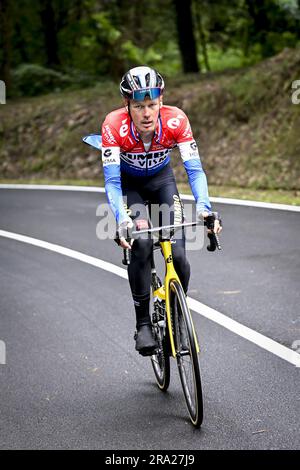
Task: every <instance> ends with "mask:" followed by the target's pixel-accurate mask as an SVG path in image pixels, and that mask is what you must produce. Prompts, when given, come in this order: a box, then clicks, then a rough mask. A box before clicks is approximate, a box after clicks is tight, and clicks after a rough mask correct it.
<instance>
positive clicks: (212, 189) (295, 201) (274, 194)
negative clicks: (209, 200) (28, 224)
mask: <svg viewBox="0 0 300 470" xmlns="http://www.w3.org/2000/svg"><path fill="white" fill-rule="evenodd" d="M0 184H47V185H70V186H99V187H101V186H103V183H102V182H101V181H99V180H82V179H60V180H49V179H33V178H32V179H1V178H0ZM178 189H179V192H180V193H183V194H192V193H191V190H190V187H189V185H188V184H185V183H179V184H178ZM209 194H210V196H212V197H226V198H232V199H243V200H252V201H261V202H273V203H277V204H291V205H293V206H300V191H286V190H281V189H278V190H269V189H265V190H259V189H251V188H238V187H234V186H214V185H210V186H209Z"/></svg>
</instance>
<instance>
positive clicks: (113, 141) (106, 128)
mask: <svg viewBox="0 0 300 470" xmlns="http://www.w3.org/2000/svg"><path fill="white" fill-rule="evenodd" d="M103 137H104V138H105V139H106V140H107V142H108V143H109V144H116V143H117V141H116V139H115V138H114V136H113V133H112V131H111V128H110V127H109V125H108V124H106V126H104V136H103Z"/></svg>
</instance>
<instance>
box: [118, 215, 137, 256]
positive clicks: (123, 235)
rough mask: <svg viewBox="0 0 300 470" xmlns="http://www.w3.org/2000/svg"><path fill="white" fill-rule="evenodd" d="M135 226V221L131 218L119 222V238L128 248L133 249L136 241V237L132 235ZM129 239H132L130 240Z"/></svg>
mask: <svg viewBox="0 0 300 470" xmlns="http://www.w3.org/2000/svg"><path fill="white" fill-rule="evenodd" d="M132 228H133V222H132V220H131V219H128V220H124V221H123V222H122V223H120V224H119V227H118V238H119V244H120V245H121V247H122V248H124V249H125V248H127V249H129V250H131V246H132V244H133V242H134V238H132V237H131V233H130V232H131V229H132ZM128 240H130V241H129V242H128Z"/></svg>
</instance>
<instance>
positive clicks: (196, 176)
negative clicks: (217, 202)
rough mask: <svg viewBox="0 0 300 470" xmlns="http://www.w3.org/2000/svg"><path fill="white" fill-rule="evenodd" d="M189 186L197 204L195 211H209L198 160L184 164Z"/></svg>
mask: <svg viewBox="0 0 300 470" xmlns="http://www.w3.org/2000/svg"><path fill="white" fill-rule="evenodd" d="M184 167H185V170H186V172H187V175H188V180H189V184H190V187H191V190H192V193H193V196H194V198H195V201H196V204H197V211H198V212H202V211H208V212H210V211H211V204H210V201H209V195H208V187H207V179H206V175H205V173H204V171H203V168H202V165H201V161H200V159H199V158H197V159H191V160H187V161H185V162H184Z"/></svg>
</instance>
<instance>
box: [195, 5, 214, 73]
mask: <svg viewBox="0 0 300 470" xmlns="http://www.w3.org/2000/svg"><path fill="white" fill-rule="evenodd" d="M195 6H196V20H197V28H198V31H199V36H200V44H201V49H202V55H203V59H204V64H205V69H206V70H207V72H209V71H210V65H209V59H208V53H207V44H206V37H205V33H204V29H203V25H202V18H201V13H200V11H199V3H196V5H195ZM200 8H201V4H200Z"/></svg>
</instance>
